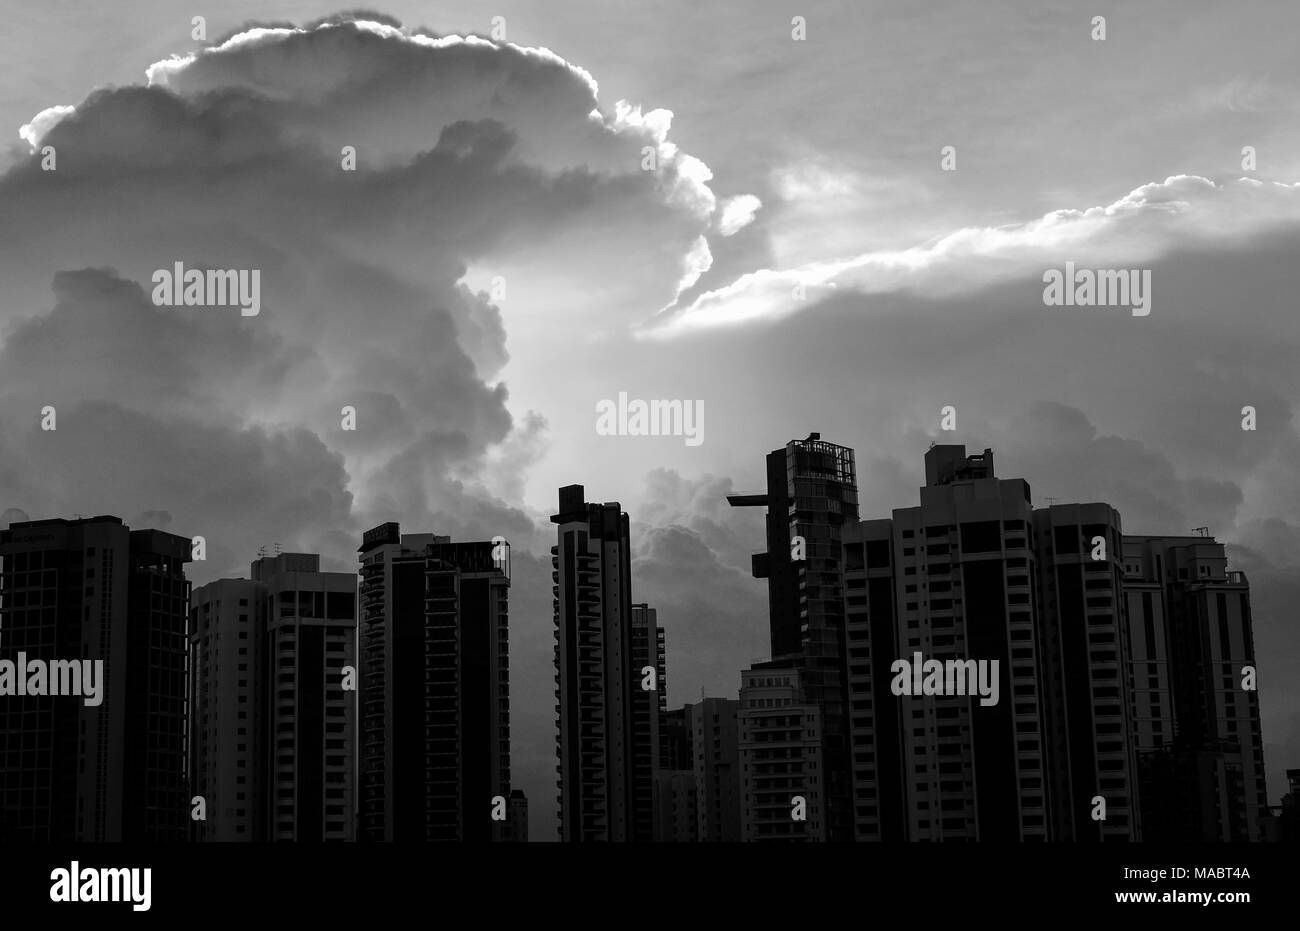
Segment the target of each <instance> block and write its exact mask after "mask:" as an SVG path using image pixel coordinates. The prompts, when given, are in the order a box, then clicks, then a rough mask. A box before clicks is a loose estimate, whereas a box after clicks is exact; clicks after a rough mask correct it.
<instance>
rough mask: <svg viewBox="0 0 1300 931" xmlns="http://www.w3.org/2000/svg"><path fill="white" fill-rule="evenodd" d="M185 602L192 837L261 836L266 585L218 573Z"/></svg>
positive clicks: (256, 838)
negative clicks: (196, 810) (194, 810)
mask: <svg viewBox="0 0 1300 931" xmlns="http://www.w3.org/2000/svg"><path fill="white" fill-rule="evenodd" d="M191 604H192V607H191V608H190V637H189V649H190V680H189V690H190V705H189V734H190V745H189V760H190V766H189V783H190V793H191V796H198V797H200V798H202V799H203V804H204V808H205V809H206V817H204V818H203V819H202V820H199V821H195V822H194V823H193V825H192V828H191V830H192V837H193V838H194V839H195V840H198V841H262V840H266V807H267V804H268V797H267V789H268V788H269V786H268V781H267V762H266V761H267V755H266V733H267V720H266V701H267V689H266V686H265V680H266V678H267V675H268V672H267V655H266V620H265V615H266V587H265V586H264V585H262V584H261V583H260V582H254V581H253V580H251V579H219V580H217V581H215V582H209V583H208V584H207V585H200V586H199V587H198V588H196V589H194V594H193V597H192V599H191Z"/></svg>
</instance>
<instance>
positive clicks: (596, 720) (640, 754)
mask: <svg viewBox="0 0 1300 931" xmlns="http://www.w3.org/2000/svg"><path fill="white" fill-rule="evenodd" d="M551 520H552V522H554V523H555V524H556V525H557V526H558V530H557V533H558V543H557V545H556V546H554V547H552V548H551V565H552V568H553V572H552V580H553V582H554V587H553V589H552V591H553V593H554V612H555V671H556V692H555V697H556V706H555V710H556V713H557V715H558V716H559V723H558V732H557V735H556V752H557V757H558V764H557V766H556V771H557V773H558V776H559V778H558V780H557V784H558V788H559V797H558V800H559V816H560V827H559V831H560V839H561V840H564V841H649V840H653V838H654V802H653V799H654V790H653V785H654V768H655V758H656V756H657V750H658V726H657V721H658V706H659V698H658V696H657V695H655V694H652V693H651V692H649V691H647V690H645V689H643V688H642V682H643V681H644V680H645V676H646V672H645V670H646V667H650V669H651V670H654V669H655V668H656V664H657V645H658V640H659V638H658V633H657V624H656V621H655V618H654V617H653V614H652V612H651V611H648V610H645V609H644V606H638V610H636V611H635V612H634V610H633V604H632V589H631V571H632V570H631V556H630V552H629V545H628V517H627V514H625V513H624V512H623V511H622V509H621V508H620V506H619V505H618V503H617V502H613V503H605V504H593V503H588V502H587V501H586V500H585V497H584V493H583V487H582V486H581V485H568V486H565V487H564V488H561V489H560V493H559V511H558V513H557V514H555V515H554V516H553V517H552V518H551Z"/></svg>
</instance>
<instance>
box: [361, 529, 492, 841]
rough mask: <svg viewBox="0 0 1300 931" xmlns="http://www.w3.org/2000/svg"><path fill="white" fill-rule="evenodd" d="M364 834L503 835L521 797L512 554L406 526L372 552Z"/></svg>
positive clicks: (366, 587) (365, 626) (370, 535)
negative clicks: (514, 754)
mask: <svg viewBox="0 0 1300 931" xmlns="http://www.w3.org/2000/svg"><path fill="white" fill-rule="evenodd" d="M359 551H360V560H361V577H362V582H361V588H360V609H361V624H360V641H361V669H360V672H361V722H362V723H361V731H362V745H361V830H362V833H363V839H366V840H376V841H380V840H383V841H396V840H417V841H421V840H427V841H437V840H501V839H502V836H503V832H504V828H503V825H504V822H501V821H496V820H493V818H492V816H491V813H492V809H493V799H495V798H496V797H497V796H505V797H507V798H509V796H510V792H511V789H510V698H509V689H510V678H509V608H508V595H509V587H510V552H509V545H508V544H506V543H505V542H504V541H502V540H497V541H494V542H481V543H452V542H451V541H450V539H449V538H448V537H439V536H435V535H434V534H403V533H401V532H400V528H399V527H398V525H397V524H396V523H391V522H390V523H386V524H383V525H381V526H379V527H376V528H374V529H373V530H369V531H367V532H366V533H365V535H364V537H363V539H362V543H361V547H360V550H359Z"/></svg>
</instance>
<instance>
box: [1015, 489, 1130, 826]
mask: <svg viewBox="0 0 1300 931" xmlns="http://www.w3.org/2000/svg"><path fill="white" fill-rule="evenodd" d="M1033 531H1034V532H1033V545H1034V554H1035V557H1036V559H1037V575H1038V590H1037V609H1038V618H1039V625H1038V631H1039V643H1040V649H1039V665H1040V666H1041V667H1042V669H1043V679H1044V689H1043V706H1044V741H1045V745H1046V748H1045V749H1046V758H1047V763H1048V771H1049V772H1048V781H1049V783H1050V788H1049V798H1050V800H1051V808H1052V813H1053V816H1054V818H1055V819H1056V820H1055V823H1054V825H1053V837H1054V838H1056V839H1058V840H1071V839H1072V840H1078V841H1088V840H1092V841H1100V840H1110V841H1115V840H1128V841H1136V840H1141V839H1142V832H1141V817H1140V816H1141V812H1140V806H1139V803H1138V793H1139V787H1138V768H1137V752H1136V749H1137V745H1136V741H1135V739H1134V733H1133V719H1132V715H1131V709H1132V694H1131V692H1130V689H1131V684H1130V670H1131V668H1132V657H1131V654H1130V643H1129V631H1128V613H1127V611H1126V610H1125V603H1124V592H1123V583H1124V556H1123V544H1122V542H1121V524H1120V515H1119V512H1118V511H1116V510H1115V509H1114V508H1113V507H1111V506H1110V505H1107V504H1100V503H1093V504H1061V505H1054V506H1052V507H1048V508H1040V509H1037V510H1035V511H1034V518H1033ZM1098 799H1100V800H1101V803H1104V806H1105V807H1104V809H1103V808H1102V807H1101V803H1098V801H1097V800H1098ZM1094 813H1096V815H1097V816H1096V817H1095V816H1094ZM1103 813H1104V817H1099V816H1100V815H1101V814H1103Z"/></svg>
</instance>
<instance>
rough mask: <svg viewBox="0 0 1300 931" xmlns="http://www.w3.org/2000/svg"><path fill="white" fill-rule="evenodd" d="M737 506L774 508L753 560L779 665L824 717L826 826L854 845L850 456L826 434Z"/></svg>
mask: <svg viewBox="0 0 1300 931" xmlns="http://www.w3.org/2000/svg"><path fill="white" fill-rule="evenodd" d="M727 501H728V502H729V503H730V504H731V505H732V506H733V507H763V508H766V510H767V520H766V527H767V552H765V553H761V554H759V555H756V556H755V557H754V560H753V574H754V577H755V578H759V579H766V580H767V586H768V607H769V614H770V628H771V648H772V661H773V662H781V663H785V664H787V665H794V666H797V668H798V670H799V673H798V675H797V676H796V677H795V678H796V679H797V680H798V682H799V687H800V688H801V689H802V690H803V699H802V700H803V701H805V702H808V703H811V704H815V705H817V706H818V707H819V708H820V709H821V714H820V718H821V726H822V731H821V734H822V739H823V741H824V747H823V752H824V758H825V765H826V770H825V783H826V784H825V795H824V797H823V806H822V810H823V814H824V824H825V828H826V832H827V838H828V839H830V840H852V838H853V814H852V800H853V788H852V781H851V776H850V760H849V723H848V714H847V696H846V689H847V685H848V682H847V680H848V667H847V657H846V653H845V630H844V597H843V588H842V586H843V574H842V564H841V560H842V558H843V552H842V543H843V528H844V526H845V524H846V523H852V522H854V521H856V520H857V517H858V490H857V473H856V468H855V465H854V457H853V450H851V449H849V448H847V447H844V446H837V445H835V444H834V443H827V442H825V441H823V440H822V438H821V434H818V433H813V434H810V435H809V437H808V438H807V439H806V440H792V441H791V442H789V443H787V444H786V446H785V448H784V449H777V450H773V451H772V452H771V453H769V454H768V456H767V491H766V493H764V494H756V495H729V496H728V497H727Z"/></svg>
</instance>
